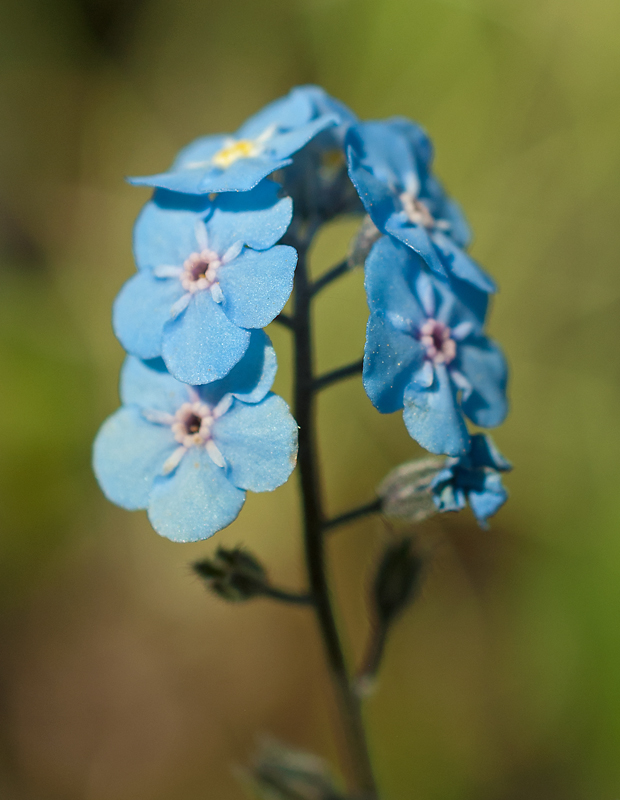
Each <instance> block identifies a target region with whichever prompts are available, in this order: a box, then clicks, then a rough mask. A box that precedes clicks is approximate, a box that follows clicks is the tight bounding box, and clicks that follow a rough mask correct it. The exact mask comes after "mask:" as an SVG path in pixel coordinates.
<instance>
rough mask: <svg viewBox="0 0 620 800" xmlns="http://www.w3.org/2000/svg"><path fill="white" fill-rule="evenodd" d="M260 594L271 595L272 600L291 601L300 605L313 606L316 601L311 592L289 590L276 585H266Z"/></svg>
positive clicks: (263, 595) (262, 595)
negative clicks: (303, 592) (302, 592)
mask: <svg viewBox="0 0 620 800" xmlns="http://www.w3.org/2000/svg"><path fill="white" fill-rule="evenodd" d="M260 595H261V597H269V598H270V599H271V600H279V601H280V602H282V603H291V604H293V605H298V606H311V605H312V604H313V603H314V598H313V597H312V595H311V594H297V593H295V592H287V591H286V590H285V589H278V588H276V587H275V586H265V588H264V589H263V590H262V592H261V593H260Z"/></svg>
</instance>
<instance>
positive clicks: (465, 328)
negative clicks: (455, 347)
mask: <svg viewBox="0 0 620 800" xmlns="http://www.w3.org/2000/svg"><path fill="white" fill-rule="evenodd" d="M473 328H474V325H473V323H472V322H469V321H465V322H459V324H458V325H457V326H456V327H455V328H452V338H453V339H456V340H457V342H461V341H462V340H463V339H466V338H467V337H468V336H469V334H470V333H471V332H472V330H473Z"/></svg>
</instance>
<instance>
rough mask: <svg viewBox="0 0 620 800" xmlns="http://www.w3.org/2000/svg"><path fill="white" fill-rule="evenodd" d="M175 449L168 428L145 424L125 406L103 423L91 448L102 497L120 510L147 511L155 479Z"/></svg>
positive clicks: (136, 410)
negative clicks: (142, 509)
mask: <svg viewBox="0 0 620 800" xmlns="http://www.w3.org/2000/svg"><path fill="white" fill-rule="evenodd" d="M177 447H178V444H177V442H176V441H175V440H174V437H173V435H172V432H171V431H170V428H169V427H167V426H164V425H154V424H153V423H151V422H147V421H146V420H145V419H144V417H143V416H142V414H141V413H140V410H139V409H138V408H136V407H135V406H126V407H124V408H119V410H118V411H117V412H116V413H115V414H112V416H111V417H108V419H107V420H106V421H105V422H104V423H103V425H102V426H101V429H100V430H99V433H98V434H97V438H96V439H95V444H94V449H93V468H94V471H95V475H96V476H97V480H98V481H99V485H100V486H101V488H102V490H103V493H104V494H105V496H106V497H107V498H108V499H109V500H111V501H112V502H113V503H116V504H117V505H119V506H122V507H123V508H127V509H129V510H130V511H135V510H137V509H140V508H146V507H147V506H148V502H149V493H150V491H151V487H152V485H153V481H154V480H155V477H156V476H157V475H159V474H161V471H162V468H163V465H164V462H165V461H166V459H167V458H168V456H169V455H171V454H172V453H173V452H174V451H175V450H176V448H177Z"/></svg>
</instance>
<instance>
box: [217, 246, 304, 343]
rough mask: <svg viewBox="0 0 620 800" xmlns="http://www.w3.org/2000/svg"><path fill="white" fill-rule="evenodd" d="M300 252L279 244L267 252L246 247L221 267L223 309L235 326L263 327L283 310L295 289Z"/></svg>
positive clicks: (220, 280) (220, 279) (219, 276)
mask: <svg viewBox="0 0 620 800" xmlns="http://www.w3.org/2000/svg"><path fill="white" fill-rule="evenodd" d="M296 264H297V251H296V250H295V248H294V247H289V246H288V245H277V246H276V247H272V248H271V249H269V250H265V251H263V252H256V251H255V250H249V249H246V250H244V251H243V252H242V253H241V255H240V256H239V257H238V258H235V259H234V261H231V262H230V264H226V265H225V266H222V267H220V268H219V270H218V280H219V283H220V287H221V289H222V292H223V294H224V301H223V303H222V308H223V310H224V312H225V313H226V316H227V317H228V318H229V319H230V320H231V322H233V323H234V324H235V325H239V326H240V327H243V328H263V327H264V326H265V325H268V324H269V323H270V322H271V321H272V320H273V319H274V317H275V316H276V315H277V314H279V313H280V311H282V309H283V308H284V306H285V304H286V301H287V300H288V298H289V297H290V295H291V292H292V291H293V276H294V274H295V265H296Z"/></svg>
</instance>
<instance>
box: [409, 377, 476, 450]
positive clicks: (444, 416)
mask: <svg viewBox="0 0 620 800" xmlns="http://www.w3.org/2000/svg"><path fill="white" fill-rule="evenodd" d="M435 378H436V380H435V383H434V384H433V386H432V387H431V388H430V389H425V390H419V389H416V388H415V387H414V386H413V385H409V386H408V387H407V388H406V390H405V411H404V413H403V419H404V420H405V425H406V426H407V430H408V431H409V433H410V434H411V436H412V437H413V438H414V439H415V440H416V442H418V443H419V444H421V445H422V447H424V448H425V449H426V450H429V451H430V452H431V453H436V454H445V455H448V456H459V455H463V454H464V453H466V452H467V450H468V448H469V434H468V433H467V427H466V425H465V421H464V419H463V415H462V413H461V410H460V409H459V407H458V403H457V397H456V389H455V387H454V385H453V384H452V381H451V380H450V377H449V375H448V372H447V370H446V367H445V365H443V364H438V365H436V366H435Z"/></svg>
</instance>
